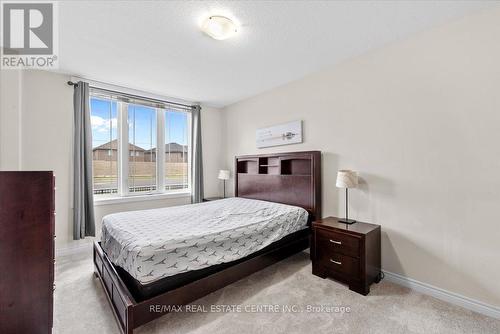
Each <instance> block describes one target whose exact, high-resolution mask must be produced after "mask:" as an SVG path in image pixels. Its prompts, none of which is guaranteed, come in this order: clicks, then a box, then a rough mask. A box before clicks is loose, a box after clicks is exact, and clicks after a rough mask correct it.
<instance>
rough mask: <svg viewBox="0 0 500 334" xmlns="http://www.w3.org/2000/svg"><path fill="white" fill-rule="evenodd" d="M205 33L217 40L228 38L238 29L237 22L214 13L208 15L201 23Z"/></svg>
mask: <svg viewBox="0 0 500 334" xmlns="http://www.w3.org/2000/svg"><path fill="white" fill-rule="evenodd" d="M201 29H202V30H203V32H205V34H207V35H208V36H210V37H212V38H213V39H217V40H224V39H227V38H229V37H231V36H233V35H234V34H236V32H237V31H238V29H237V27H236V24H235V23H234V22H233V21H232V20H231V19H229V18H227V17H225V16H218V15H213V16H210V17H208V18H207V19H206V20H205V21H204V22H203V23H202V25H201Z"/></svg>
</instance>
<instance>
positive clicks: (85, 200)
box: [73, 81, 95, 240]
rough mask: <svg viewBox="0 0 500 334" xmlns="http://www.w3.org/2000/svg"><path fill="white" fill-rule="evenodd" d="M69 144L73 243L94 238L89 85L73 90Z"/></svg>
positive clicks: (78, 86) (79, 84)
mask: <svg viewBox="0 0 500 334" xmlns="http://www.w3.org/2000/svg"><path fill="white" fill-rule="evenodd" d="M73 107H74V125H75V127H74V143H73V160H74V161H73V163H74V167H73V173H74V174H73V179H74V195H73V239H74V240H78V239H83V238H85V237H86V236H95V219H94V195H93V192H92V128H91V124H90V105H89V84H88V83H86V82H82V81H79V82H78V84H76V85H75V86H74V95H73Z"/></svg>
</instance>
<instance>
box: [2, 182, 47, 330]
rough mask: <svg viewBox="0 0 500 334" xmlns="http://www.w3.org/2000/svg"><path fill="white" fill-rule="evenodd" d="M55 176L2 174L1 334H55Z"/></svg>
mask: <svg viewBox="0 0 500 334" xmlns="http://www.w3.org/2000/svg"><path fill="white" fill-rule="evenodd" d="M54 214H55V213H54V176H53V173H52V172H0V268H1V274H0V333H2V334H14V333H16V334H17V333H30V334H37V333H45V334H46V333H51V332H52V312H53V311H52V310H53V290H54Z"/></svg>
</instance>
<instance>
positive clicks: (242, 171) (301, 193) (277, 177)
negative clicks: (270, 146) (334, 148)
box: [234, 151, 321, 220]
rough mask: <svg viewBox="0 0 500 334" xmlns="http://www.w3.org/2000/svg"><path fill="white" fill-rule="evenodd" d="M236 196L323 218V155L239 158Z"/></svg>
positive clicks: (236, 170) (302, 154)
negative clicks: (292, 206)
mask: <svg viewBox="0 0 500 334" xmlns="http://www.w3.org/2000/svg"><path fill="white" fill-rule="evenodd" d="M235 160H236V162H235V169H234V170H235V173H234V174H235V191H234V193H235V196H237V197H244V198H252V199H260V200H264V201H271V202H277V203H283V204H289V205H295V206H300V207H302V208H304V209H306V210H307V211H309V214H310V218H311V219H313V220H314V219H319V218H321V152H320V151H307V152H287V153H274V154H262V155H244V156H239V157H236V158H235Z"/></svg>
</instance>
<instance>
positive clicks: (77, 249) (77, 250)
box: [56, 242, 92, 257]
mask: <svg viewBox="0 0 500 334" xmlns="http://www.w3.org/2000/svg"><path fill="white" fill-rule="evenodd" d="M83 253H87V254H88V255H89V256H92V243H91V242H87V243H82V244H79V245H78V246H73V247H62V248H59V247H56V257H64V256H72V255H79V254H83Z"/></svg>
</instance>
